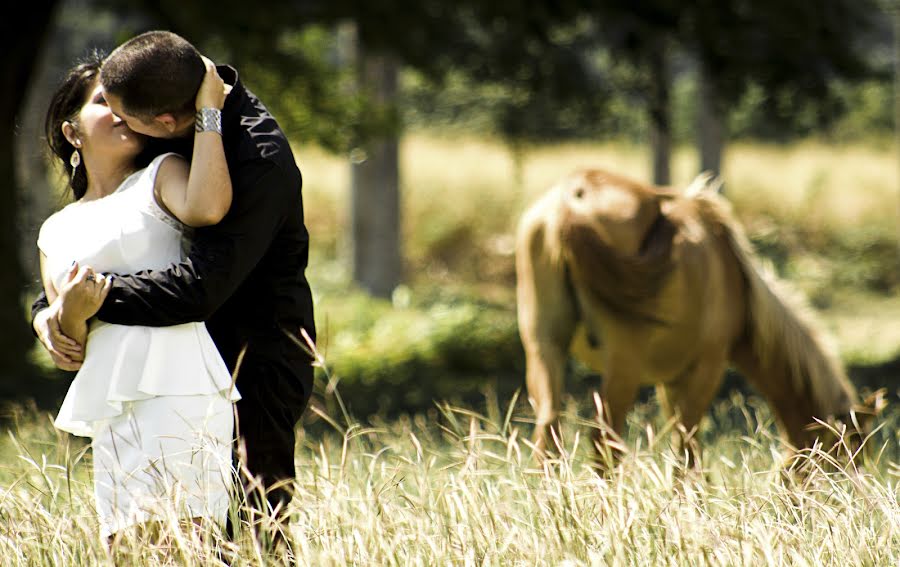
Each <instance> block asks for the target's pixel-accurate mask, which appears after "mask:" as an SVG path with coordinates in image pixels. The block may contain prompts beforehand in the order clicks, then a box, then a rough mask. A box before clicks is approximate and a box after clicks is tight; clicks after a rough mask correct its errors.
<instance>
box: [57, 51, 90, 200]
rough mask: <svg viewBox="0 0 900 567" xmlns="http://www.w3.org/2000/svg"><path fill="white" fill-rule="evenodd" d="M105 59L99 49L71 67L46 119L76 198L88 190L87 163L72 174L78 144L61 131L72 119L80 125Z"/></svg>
mask: <svg viewBox="0 0 900 567" xmlns="http://www.w3.org/2000/svg"><path fill="white" fill-rule="evenodd" d="M102 63H103V55H102V54H101V53H99V52H97V51H94V52H92V53H90V54H89V55H88V56H87V57H86V58H85V59H84V60H83V61H82V63H80V64H78V65H76V66H75V67H74V68H73V69H72V70H70V71H69V72H68V73H67V74H66V76H65V78H63V80H62V83H60V85H59V87H57V89H56V92H54V93H53V98H52V99H51V100H50V107H49V108H48V109H47V116H46V118H45V119H44V134H45V135H46V137H47V146H48V147H49V149H50V153H51V154H52V157H55V158H58V159H59V161H60V162H61V163H62V167H63V171H65V173H66V177H67V178H68V179H69V187H71V188H72V194H73V195H74V196H75V200H76V201H77V200H78V199H81V198H82V197H84V193H85V191H87V182H88V180H87V173H86V170H85V167H84V165H81V166H79V167H77V168H74V169H75V174H74V175H73V174H72V170H73V168H72V166H71V165H70V164H69V159H70V158H71V157H72V153H73V152H75V150H76V148H75V146H73V145H72V144H71V143H69V140H67V139H66V137H65V136H64V135H63V132H62V125H63V122H66V121H69V122H71V123H72V124H73V125H75V127H76V128H77V127H78V113H79V112H80V111H81V108H82V107H83V106H84V103H85V101H86V100H87V98H88V95H89V94H90V93H91V91H92V89H93V87H94V85H95V84H96V82H97V80H98V78H99V76H100V66H101V65H102Z"/></svg>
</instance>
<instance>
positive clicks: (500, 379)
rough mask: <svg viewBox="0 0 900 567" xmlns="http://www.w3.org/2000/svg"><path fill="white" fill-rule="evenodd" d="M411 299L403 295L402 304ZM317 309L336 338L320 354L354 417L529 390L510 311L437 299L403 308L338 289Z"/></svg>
mask: <svg viewBox="0 0 900 567" xmlns="http://www.w3.org/2000/svg"><path fill="white" fill-rule="evenodd" d="M405 294H409V290H405V289H403V288H401V290H400V291H398V292H397V293H395V298H396V300H397V301H398V303H401V304H402V303H404V302H406V301H407V299H404V298H403V297H404V295H405ZM316 309H317V311H318V313H319V321H318V322H317V325H318V326H319V328H321V329H322V330H323V332H327V333H328V334H329V335H330V336H331V337H332V339H331V340H330V341H329V342H328V343H327V344H321V341H320V345H319V348H320V349H321V351H322V354H323V356H324V357H325V361H326V364H327V366H328V370H329V372H330V375H331V377H332V379H336V380H337V381H338V390H339V392H340V393H341V396H342V397H343V398H344V399H345V401H346V402H347V405H348V407H349V409H350V411H351V413H353V414H354V415H358V416H366V415H371V414H373V413H379V412H380V413H395V412H398V411H409V410H410V409H412V408H421V409H424V408H427V407H429V406H430V405H431V404H432V401H433V400H439V399H447V400H457V401H459V400H472V399H475V398H477V397H478V396H480V394H481V392H482V391H483V390H484V388H485V387H486V386H487V385H489V384H493V385H494V386H496V387H499V389H500V390H501V391H503V392H504V393H505V394H509V393H511V392H512V390H513V389H515V388H517V387H519V386H521V383H522V377H523V376H524V355H523V353H522V347H521V344H520V342H519V336H518V330H517V327H516V321H515V314H514V312H513V310H512V309H510V307H509V306H506V305H503V306H500V305H491V304H488V303H485V302H483V301H482V300H479V299H477V298H474V297H471V296H462V295H456V296H446V295H444V294H437V295H435V296H433V297H430V298H429V297H422V298H421V299H419V300H417V301H416V302H414V303H410V304H408V305H405V306H402V305H401V306H399V307H397V308H395V307H394V306H393V305H392V304H391V303H390V302H387V301H384V300H378V299H374V298H371V297H369V296H368V295H366V294H364V293H362V292H359V291H355V292H347V290H346V289H342V290H341V289H335V290H333V291H332V292H331V293H329V292H327V291H326V292H325V293H321V292H320V296H319V297H318V298H317V306H316ZM335 326H337V328H335ZM320 376H321V377H323V378H324V373H323V374H321V375H320Z"/></svg>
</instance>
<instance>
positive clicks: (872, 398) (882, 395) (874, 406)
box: [862, 388, 888, 416]
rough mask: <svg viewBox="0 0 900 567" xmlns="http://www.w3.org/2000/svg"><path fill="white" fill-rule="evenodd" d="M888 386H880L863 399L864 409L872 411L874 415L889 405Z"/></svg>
mask: <svg viewBox="0 0 900 567" xmlns="http://www.w3.org/2000/svg"><path fill="white" fill-rule="evenodd" d="M886 395H887V388H879V389H877V390H875V391H874V392H872V393H871V394H869V395H868V396H866V399H865V400H863V403H862V406H863V411H868V412H870V413H871V414H872V415H873V416H875V415H879V414H880V413H881V412H883V411H884V408H886V407H887V404H888V402H887V398H886Z"/></svg>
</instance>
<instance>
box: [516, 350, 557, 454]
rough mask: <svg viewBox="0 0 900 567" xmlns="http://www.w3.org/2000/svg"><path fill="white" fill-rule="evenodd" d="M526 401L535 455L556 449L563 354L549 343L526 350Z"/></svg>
mask: <svg viewBox="0 0 900 567" xmlns="http://www.w3.org/2000/svg"><path fill="white" fill-rule="evenodd" d="M525 358H526V365H527V371H526V377H525V384H526V386H527V388H528V401H529V402H530V403H531V405H532V407H533V408H534V415H535V425H534V438H533V441H534V446H535V450H536V451H537V453H538V456H540V457H543V456H545V454H546V452H547V450H552V449H556V441H554V438H555V439H556V440H559V434H560V433H559V413H560V409H561V404H562V385H563V378H564V375H565V365H566V358H567V353H566V351H565V350H563V349H561V348H559V346H557V345H553V344H546V343H545V344H542V345H538V346H537V347H536V348H531V349H527V350H526V355H525Z"/></svg>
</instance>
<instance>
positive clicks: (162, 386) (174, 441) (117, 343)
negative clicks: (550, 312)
mask: <svg viewBox="0 0 900 567" xmlns="http://www.w3.org/2000/svg"><path fill="white" fill-rule="evenodd" d="M169 155H173V154H164V155H161V156H159V157H157V158H156V159H154V160H153V162H151V164H150V165H149V166H147V167H146V168H145V169H142V170H140V171H137V172H135V173H134V174H132V175H131V176H130V177H128V178H127V179H126V180H125V181H124V182H122V184H121V185H120V186H119V187H118V189H116V191H115V192H114V193H112V194H110V195H108V196H106V197H103V198H101V199H96V200H92V201H85V202H81V201H76V202H75V203H72V204H70V205H68V206H66V207H65V208H63V209H62V210H61V211H59V212H57V213H55V214H54V215H52V216H51V217H50V218H48V219H47V220H46V221H45V222H44V224H43V225H42V226H41V230H40V234H39V236H38V248H40V250H41V251H42V252H43V253H44V254H45V255H46V267H47V270H48V272H49V274H50V275H51V277H52V278H53V281H54V284H55V285H56V286H57V289H59V288H60V287H61V286H62V284H63V283H64V281H65V276H66V273H67V272H68V271H69V268H70V266H71V265H72V262H73V261H77V262H78V263H79V264H80V265H82V266H84V265H89V266H91V267H92V268H93V269H94V270H95V271H96V272H103V273H119V274H128V273H135V272H138V271H141V270H144V269H161V268H165V267H166V266H168V265H170V264H172V263H174V262H178V261H180V260H181V259H182V257H183V244H182V243H183V235H184V227H183V225H182V224H181V223H180V222H179V221H178V220H177V219H175V218H173V217H171V216H169V215H168V214H167V213H166V212H165V211H164V210H163V209H162V208H161V207H160V206H159V204H158V203H157V202H156V199H155V197H154V194H153V185H154V181H155V179H156V172H157V171H158V169H159V165H160V164H161V163H162V162H163V160H165V159H166V158H167V157H168V156H169ZM238 399H240V395H239V394H238V392H237V390H235V388H234V384H233V382H232V378H231V375H230V373H229V372H228V368H227V367H226V366H225V363H224V362H223V361H222V358H221V356H220V355H219V352H218V351H217V350H216V346H215V344H214V343H213V341H212V338H211V337H210V336H209V332H208V331H207V329H206V326H205V325H204V324H203V323H186V324H183V325H175V326H171V327H142V326H128V325H112V324H109V323H104V322H101V321H98V320H93V321H91V324H90V329H89V332H88V338H87V344H86V345H85V359H84V363H83V364H82V367H81V370H79V372H78V374H77V375H76V376H75V379H74V380H73V381H72V384H71V386H70V387H69V391H68V393H67V394H66V397H65V400H64V401H63V404H62V407H61V408H60V410H59V414H58V415H57V418H56V421H55V425H56V427H58V428H59V429H62V430H64V431H68V432H71V433H73V434H75V435H81V436H87V437H91V438H92V443H91V447H92V449H93V453H94V486H95V496H96V500H97V512H98V515H99V517H100V528H101V533H102V534H103V535H104V536H105V535H109V534H111V533H114V532H116V531H118V530H120V529H122V528H123V527H126V526H129V525H132V524H135V523H138V522H144V521H147V520H150V519H160V518H161V517H171V514H172V513H173V512H174V513H176V514H178V516H179V517H182V518H184V517H205V518H213V519H215V520H216V521H219V522H221V521H224V519H225V514H226V512H227V509H228V502H229V492H230V490H231V487H232V484H233V481H232V476H233V473H232V466H231V450H232V449H231V447H232V439H233V429H234V416H233V402H235V401H236V400H238ZM173 506H174V509H173Z"/></svg>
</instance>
